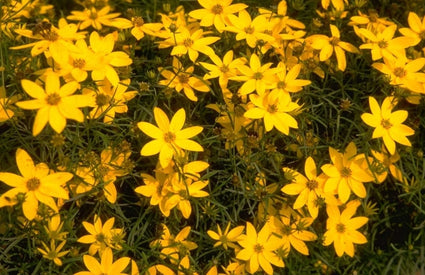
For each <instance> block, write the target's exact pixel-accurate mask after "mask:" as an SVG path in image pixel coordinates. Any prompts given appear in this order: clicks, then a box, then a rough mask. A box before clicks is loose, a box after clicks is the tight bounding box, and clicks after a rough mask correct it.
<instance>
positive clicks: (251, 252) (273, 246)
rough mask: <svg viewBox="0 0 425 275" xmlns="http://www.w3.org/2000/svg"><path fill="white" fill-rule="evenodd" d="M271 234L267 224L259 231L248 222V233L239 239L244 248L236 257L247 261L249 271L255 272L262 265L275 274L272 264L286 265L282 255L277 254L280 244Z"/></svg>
mask: <svg viewBox="0 0 425 275" xmlns="http://www.w3.org/2000/svg"><path fill="white" fill-rule="evenodd" d="M271 234H272V232H271V229H270V227H269V226H268V225H267V224H266V225H264V226H263V228H261V230H260V231H259V232H258V233H257V230H255V227H254V226H253V225H252V224H251V223H250V222H247V223H246V234H243V235H242V236H241V238H242V239H241V240H240V241H238V243H239V244H240V245H241V246H242V249H241V250H240V251H239V252H238V253H237V254H236V258H237V259H239V260H242V261H246V263H247V270H248V272H249V273H251V274H254V273H255V272H256V271H257V270H258V269H259V268H260V267H261V269H262V270H263V271H264V272H266V273H267V274H273V267H272V264H273V265H275V266H278V267H284V266H285V264H284V263H283V260H282V257H280V256H279V255H278V254H276V250H277V249H279V245H280V244H279V243H278V242H273V241H272V239H270V235H271Z"/></svg>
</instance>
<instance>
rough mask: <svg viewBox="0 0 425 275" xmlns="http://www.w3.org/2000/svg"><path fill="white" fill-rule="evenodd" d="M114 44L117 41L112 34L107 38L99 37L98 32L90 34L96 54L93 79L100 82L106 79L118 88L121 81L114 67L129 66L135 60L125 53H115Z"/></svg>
mask: <svg viewBox="0 0 425 275" xmlns="http://www.w3.org/2000/svg"><path fill="white" fill-rule="evenodd" d="M114 44H115V39H114V35H113V34H112V33H110V34H108V35H106V36H105V37H101V36H99V34H98V33H97V32H92V33H91V34H90V47H91V49H92V50H93V52H94V64H95V67H94V68H93V70H92V73H91V77H92V79H93V80H94V81H100V80H103V79H105V77H106V78H107V79H108V80H109V81H110V82H111V84H112V85H113V86H115V87H116V86H117V85H118V82H119V81H120V79H119V77H118V73H117V72H116V71H115V69H114V68H113V67H125V66H128V65H130V64H131V63H133V60H131V58H130V57H129V56H128V55H127V54H126V53H125V52H123V51H113V50H114Z"/></svg>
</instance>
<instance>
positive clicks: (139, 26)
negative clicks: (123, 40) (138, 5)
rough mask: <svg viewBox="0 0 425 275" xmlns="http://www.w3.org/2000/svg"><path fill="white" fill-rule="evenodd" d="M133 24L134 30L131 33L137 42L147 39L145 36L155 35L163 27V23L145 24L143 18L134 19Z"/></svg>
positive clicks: (136, 17)
mask: <svg viewBox="0 0 425 275" xmlns="http://www.w3.org/2000/svg"><path fill="white" fill-rule="evenodd" d="M131 22H132V23H133V28H132V29H131V31H130V32H131V34H132V35H133V36H134V37H135V38H136V39H137V40H140V39H142V38H143V37H145V34H148V35H155V33H157V32H159V31H160V30H161V29H162V27H163V25H162V24H161V23H145V20H143V17H141V16H134V17H132V18H131Z"/></svg>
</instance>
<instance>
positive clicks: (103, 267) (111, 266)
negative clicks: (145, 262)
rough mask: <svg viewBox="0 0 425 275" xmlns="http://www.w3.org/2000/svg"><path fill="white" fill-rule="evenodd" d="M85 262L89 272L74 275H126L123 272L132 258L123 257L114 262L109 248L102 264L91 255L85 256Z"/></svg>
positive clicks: (105, 252)
mask: <svg viewBox="0 0 425 275" xmlns="http://www.w3.org/2000/svg"><path fill="white" fill-rule="evenodd" d="M83 261H84V264H85V265H86V267H87V269H88V271H80V272H77V273H74V275H126V274H127V273H122V271H123V270H124V269H125V268H126V267H127V266H128V264H129V263H130V258H129V257H122V258H119V259H118V260H116V261H115V262H114V259H113V254H112V250H111V249H110V248H109V247H108V248H106V249H105V251H104V252H103V254H102V257H101V260H100V263H99V262H98V261H97V260H96V258H94V257H92V256H89V255H84V256H83Z"/></svg>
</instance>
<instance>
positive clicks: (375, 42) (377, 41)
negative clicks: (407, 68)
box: [358, 25, 414, 61]
mask: <svg viewBox="0 0 425 275" xmlns="http://www.w3.org/2000/svg"><path fill="white" fill-rule="evenodd" d="M396 30H397V25H390V26H388V27H386V28H385V29H383V30H382V31H378V32H377V33H373V32H371V31H370V30H367V29H363V28H362V29H359V30H358V33H359V34H360V35H362V36H363V37H364V38H366V40H367V43H364V44H362V45H360V46H359V48H360V49H369V50H371V54H372V60H374V61H375V60H378V59H381V58H383V57H385V58H387V59H394V57H395V58H406V53H405V49H406V48H408V47H410V46H412V45H413V43H414V39H413V38H410V37H405V36H400V37H396V38H393V37H394V34H395V31H396Z"/></svg>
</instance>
